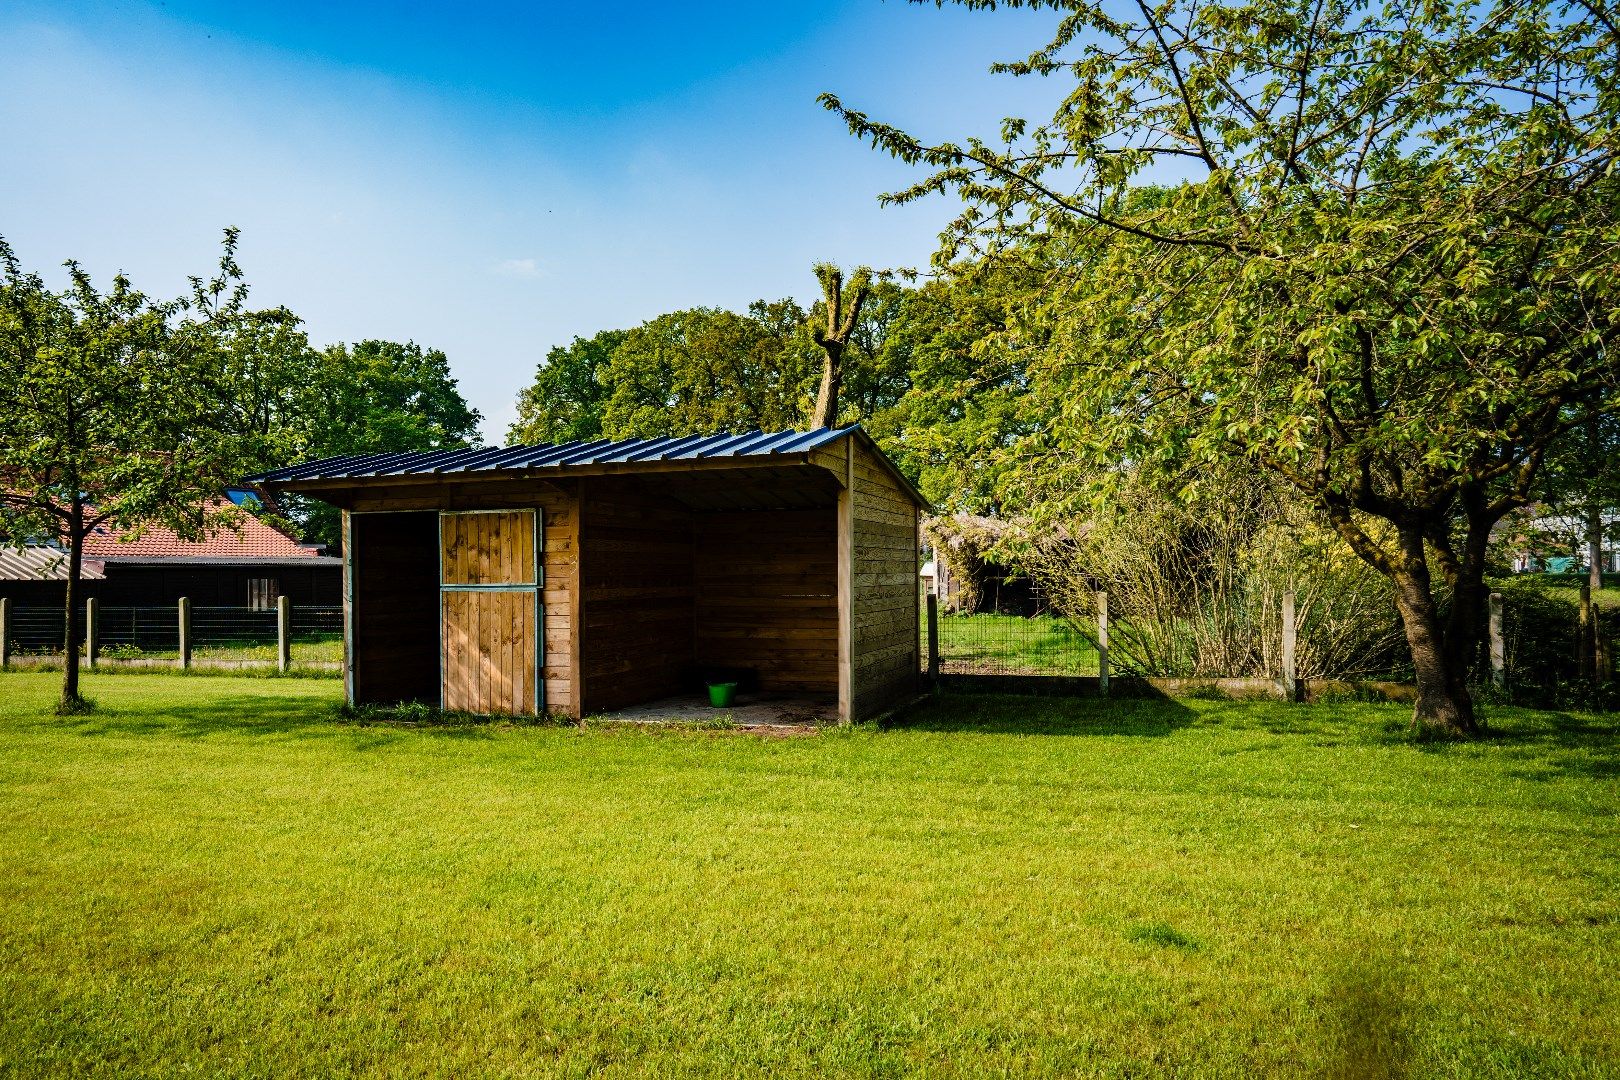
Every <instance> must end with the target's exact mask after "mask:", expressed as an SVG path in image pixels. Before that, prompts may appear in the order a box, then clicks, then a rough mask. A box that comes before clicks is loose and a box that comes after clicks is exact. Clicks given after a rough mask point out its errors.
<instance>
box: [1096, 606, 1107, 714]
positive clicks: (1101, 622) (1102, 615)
mask: <svg viewBox="0 0 1620 1080" xmlns="http://www.w3.org/2000/svg"><path fill="white" fill-rule="evenodd" d="M1097 692H1098V693H1099V694H1106V693H1108V593H1107V592H1099V593H1098V594H1097Z"/></svg>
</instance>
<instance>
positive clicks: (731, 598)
mask: <svg viewBox="0 0 1620 1080" xmlns="http://www.w3.org/2000/svg"><path fill="white" fill-rule="evenodd" d="M254 479H255V480H256V481H258V482H260V483H263V484H265V485H267V486H270V487H273V488H280V489H284V490H288V491H294V492H298V493H300V494H303V495H309V496H313V497H315V498H319V499H322V500H325V501H327V502H330V503H332V504H334V505H336V506H338V507H340V508H341V509H342V510H343V511H344V526H343V528H344V543H343V567H344V605H345V611H346V619H345V624H346V630H345V637H346V650H345V653H346V658H345V666H346V685H347V692H348V698H349V701H350V702H351V703H354V704H365V703H389V702H401V701H423V702H430V703H435V704H439V705H442V706H443V707H444V708H447V709H465V710H469V711H472V712H480V713H512V714H529V713H541V712H544V713H563V714H567V715H570V716H575V717H579V716H594V715H600V714H604V713H610V712H614V711H617V710H622V709H625V708H627V707H632V706H638V705H644V704H646V703H650V702H659V701H663V700H669V699H678V698H679V697H680V696H681V695H689V694H691V693H693V692H694V691H695V690H698V689H701V681H702V680H703V678H704V677H705V673H712V672H726V671H731V672H736V673H741V674H742V675H743V676H744V678H745V679H747V680H750V681H751V682H753V683H754V684H756V688H757V690H758V692H759V693H761V694H765V695H776V696H779V697H797V698H800V699H803V700H805V701H811V702H815V701H824V702H825V703H826V709H827V712H826V714H825V715H828V716H836V717H838V718H840V719H844V720H855V719H861V718H865V717H870V716H873V715H876V714H878V713H881V712H883V711H885V710H887V709H889V708H892V707H893V706H894V705H896V704H898V703H900V702H901V701H903V700H905V699H907V698H908V697H910V696H911V695H913V694H914V693H915V692H916V690H917V687H918V678H919V669H920V663H919V655H918V639H919V633H918V606H919V604H918V578H917V567H918V554H917V553H918V535H917V530H918V520H919V515H920V513H921V511H922V510H923V509H925V507H926V501H925V500H924V499H923V498H922V496H921V495H919V494H918V493H917V491H916V489H915V488H914V487H913V486H912V485H911V484H910V483H909V482H908V481H907V480H906V478H905V477H904V476H903V475H902V474H901V473H900V472H899V470H898V469H896V468H895V467H894V465H893V464H892V463H891V462H890V461H889V460H888V459H887V458H886V457H885V456H884V455H883V453H882V451H880V450H879V449H878V448H877V446H876V444H875V443H873V442H872V440H871V438H870V437H869V436H868V435H867V434H866V433H865V432H864V431H862V430H861V428H860V427H859V426H854V427H848V428H843V429H837V430H819V431H812V432H797V431H785V432H777V433H764V432H757V431H756V432H752V433H749V434H746V435H715V436H699V437H690V438H660V439H625V440H617V441H610V440H599V441H595V442H575V443H568V444H565V445H560V446H515V447H502V448H496V449H480V450H454V451H436V452H421V453H409V454H394V455H370V456H365V457H346V458H332V459H328V460H325V461H316V462H312V463H309V464H306V465H299V466H295V467H293V468H288V469H280V470H276V471H274V472H269V473H265V474H262V475H261V476H258V477H255V478H254Z"/></svg>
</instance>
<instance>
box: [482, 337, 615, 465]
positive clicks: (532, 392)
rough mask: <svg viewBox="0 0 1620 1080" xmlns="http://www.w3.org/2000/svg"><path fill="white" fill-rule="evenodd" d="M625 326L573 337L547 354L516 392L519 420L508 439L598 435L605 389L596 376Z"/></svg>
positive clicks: (531, 440) (560, 440)
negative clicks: (585, 336)
mask: <svg viewBox="0 0 1620 1080" xmlns="http://www.w3.org/2000/svg"><path fill="white" fill-rule="evenodd" d="M624 337H625V332H624V331H623V330H603V331H601V332H599V333H596V334H592V335H591V336H590V337H588V338H582V337H576V338H575V339H574V340H573V341H572V342H571V343H570V344H568V345H558V346H557V347H555V348H554V349H552V350H551V351H550V352H548V353H546V358H545V360H544V361H543V362H542V363H541V364H540V367H539V369H538V370H536V371H535V374H534V382H532V383H531V384H529V385H528V386H526V387H524V388H523V390H522V392H521V393H519V394H518V400H517V419H516V420H515V421H513V422H512V425H511V426H510V427H509V428H508V429H507V433H506V437H507V441H508V442H512V443H566V442H574V441H576V440H584V439H596V438H600V437H601V435H602V410H603V407H604V406H605V405H606V404H607V388H606V387H605V386H604V385H603V384H602V380H601V378H600V377H599V376H600V373H601V371H602V369H603V368H605V367H606V366H607V362H608V360H610V359H611V358H612V356H613V350H615V349H617V348H618V347H619V345H620V344H621V343H623V341H624Z"/></svg>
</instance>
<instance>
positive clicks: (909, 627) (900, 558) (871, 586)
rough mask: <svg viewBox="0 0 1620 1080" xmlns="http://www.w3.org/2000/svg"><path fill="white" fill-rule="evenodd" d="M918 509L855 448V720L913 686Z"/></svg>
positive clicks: (867, 454)
mask: <svg viewBox="0 0 1620 1080" xmlns="http://www.w3.org/2000/svg"><path fill="white" fill-rule="evenodd" d="M917 513H918V511H917V504H916V503H915V502H914V501H913V500H912V498H911V496H910V495H909V494H907V492H906V491H905V489H904V488H902V487H901V485H900V484H899V483H898V482H897V481H896V480H895V479H894V477H893V476H892V475H891V474H890V473H889V471H888V469H887V468H886V467H885V466H884V464H883V463H882V462H880V461H878V460H877V459H876V457H875V456H874V455H873V454H872V452H871V451H869V450H868V449H867V448H866V447H865V446H864V445H863V444H862V443H861V441H859V440H857V441H856V443H855V506H854V518H855V523H854V524H855V538H854V553H853V554H854V567H853V582H852V585H853V606H854V611H853V618H854V623H855V626H854V656H853V667H854V685H853V697H854V701H853V710H852V711H853V717H854V718H855V719H860V718H863V717H868V716H873V715H875V714H877V713H880V712H882V711H884V710H885V709H888V708H891V707H893V706H894V705H896V704H898V703H899V702H901V701H903V700H904V699H905V698H907V697H908V696H910V695H912V694H914V693H915V692H916V690H917V686H918V657H917V647H918V625H917V619H918V613H917V609H918V604H917V569H918V562H917Z"/></svg>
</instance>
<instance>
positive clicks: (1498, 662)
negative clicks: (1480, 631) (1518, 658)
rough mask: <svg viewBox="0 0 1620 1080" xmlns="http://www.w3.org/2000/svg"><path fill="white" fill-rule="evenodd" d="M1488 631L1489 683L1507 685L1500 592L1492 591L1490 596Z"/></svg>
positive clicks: (1505, 644)
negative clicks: (1489, 644) (1489, 643)
mask: <svg viewBox="0 0 1620 1080" xmlns="http://www.w3.org/2000/svg"><path fill="white" fill-rule="evenodd" d="M1487 610H1488V611H1489V612H1490V619H1489V627H1488V628H1489V631H1490V642H1491V685H1492V686H1497V687H1501V686H1506V685H1507V640H1506V639H1505V638H1504V637H1503V636H1502V594H1501V593H1499V592H1493V593H1491V596H1490V603H1489V608H1488V609H1487Z"/></svg>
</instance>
